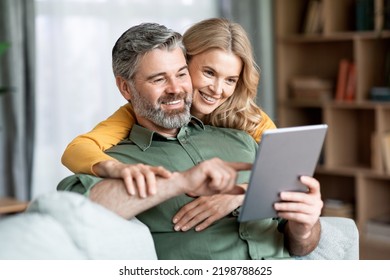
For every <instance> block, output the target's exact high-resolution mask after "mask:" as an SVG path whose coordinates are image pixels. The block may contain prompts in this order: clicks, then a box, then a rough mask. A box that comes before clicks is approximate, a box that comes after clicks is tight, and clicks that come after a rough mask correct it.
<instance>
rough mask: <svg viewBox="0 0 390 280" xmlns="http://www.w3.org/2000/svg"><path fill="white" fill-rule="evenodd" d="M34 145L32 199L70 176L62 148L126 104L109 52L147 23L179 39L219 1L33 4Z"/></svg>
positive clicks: (45, 0) (54, 0) (213, 12)
mask: <svg viewBox="0 0 390 280" xmlns="http://www.w3.org/2000/svg"><path fill="white" fill-rule="evenodd" d="M35 2H36V44H37V47H36V56H37V57H36V63H37V64H36V65H37V66H36V67H37V68H36V71H37V74H36V77H37V88H36V90H37V97H36V100H37V101H36V112H37V115H36V121H37V122H36V139H35V154H34V171H33V174H34V175H33V190H32V196H33V197H36V196H37V195H39V194H41V193H45V192H48V191H53V190H55V189H56V186H57V184H58V182H59V181H60V180H61V179H63V178H64V177H66V176H67V175H69V174H71V172H70V171H69V170H67V169H66V168H65V167H64V166H63V165H62V164H61V156H62V153H63V151H64V149H65V147H66V145H67V144H68V143H69V142H70V141H71V140H72V139H73V138H74V137H76V136H77V135H78V134H81V133H84V132H87V131H89V130H91V129H92V128H93V126H94V125H95V124H97V123H98V122H99V121H101V120H104V119H105V118H107V117H108V116H109V115H111V114H112V113H113V112H114V111H115V110H116V109H118V108H119V106H121V105H123V104H125V102H126V101H125V100H124V99H123V97H122V96H121V95H120V93H119V91H118V90H117V88H116V86H115V79H114V76H113V74H112V70H111V49H112V47H113V45H114V43H115V41H116V40H117V38H118V37H119V36H120V35H121V34H122V33H123V32H124V31H125V30H127V29H128V28H129V27H130V26H132V25H135V24H138V23H141V22H145V21H153V22H159V23H162V24H165V25H166V26H168V27H169V28H172V29H175V30H177V31H179V32H183V31H185V30H186V29H187V28H188V27H189V26H190V25H191V24H192V23H194V22H197V21H199V20H201V19H204V18H209V17H215V16H218V15H217V13H218V0H214V1H210V0H196V1H195V0H159V1H154V0H36V1H35Z"/></svg>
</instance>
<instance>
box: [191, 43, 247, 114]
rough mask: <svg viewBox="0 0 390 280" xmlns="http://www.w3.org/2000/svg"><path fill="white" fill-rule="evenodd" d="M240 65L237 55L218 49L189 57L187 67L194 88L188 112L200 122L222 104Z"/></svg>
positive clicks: (235, 80)
mask: <svg viewBox="0 0 390 280" xmlns="http://www.w3.org/2000/svg"><path fill="white" fill-rule="evenodd" d="M242 66H243V63H242V60H241V59H240V58H239V57H238V56H237V55H235V54H233V53H231V52H226V51H223V50H220V49H211V50H208V51H205V52H203V53H201V54H198V55H195V56H193V57H192V59H191V61H190V62H189V64H188V67H189V72H190V75H191V80H192V86H193V89H194V96H193V102H192V107H191V113H192V114H193V115H194V116H196V117H197V118H199V119H204V116H205V115H208V114H210V113H211V112H213V111H214V110H215V109H216V108H217V107H218V106H219V105H221V104H222V103H223V102H225V101H226V99H227V98H229V97H230V96H231V95H232V94H233V92H234V90H235V89H236V85H237V82H238V79H239V77H240V73H241V70H242Z"/></svg>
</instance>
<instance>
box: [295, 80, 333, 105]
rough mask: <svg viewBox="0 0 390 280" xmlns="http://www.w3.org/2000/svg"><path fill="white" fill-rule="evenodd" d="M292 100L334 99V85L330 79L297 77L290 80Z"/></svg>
mask: <svg viewBox="0 0 390 280" xmlns="http://www.w3.org/2000/svg"><path fill="white" fill-rule="evenodd" d="M290 89H291V98H292V99H296V100H302V101H311V100H316V101H327V100H331V99H332V95H333V89H334V84H333V81H332V80H330V79H325V78H321V77H316V76H295V77H293V78H292V79H291V80H290Z"/></svg>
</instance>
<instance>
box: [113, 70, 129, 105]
mask: <svg viewBox="0 0 390 280" xmlns="http://www.w3.org/2000/svg"><path fill="white" fill-rule="evenodd" d="M115 81H116V86H117V87H118V89H119V91H120V92H121V94H122V96H123V97H124V98H125V99H126V100H128V101H129V100H130V97H131V90H130V87H129V84H128V82H127V81H126V80H125V79H123V78H122V77H120V76H117V77H116V78H115Z"/></svg>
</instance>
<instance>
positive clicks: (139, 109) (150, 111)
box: [131, 87, 192, 129]
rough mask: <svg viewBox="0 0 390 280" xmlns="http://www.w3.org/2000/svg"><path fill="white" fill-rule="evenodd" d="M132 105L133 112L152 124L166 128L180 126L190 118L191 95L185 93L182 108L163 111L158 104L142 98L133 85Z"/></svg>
mask: <svg viewBox="0 0 390 280" xmlns="http://www.w3.org/2000/svg"><path fill="white" fill-rule="evenodd" d="M132 92H133V99H132V101H131V104H132V105H133V109H134V112H135V113H136V114H137V115H139V116H141V117H144V118H146V119H148V120H150V121H151V122H153V123H154V124H156V125H158V126H160V127H164V128H167V129H173V128H180V127H182V126H184V125H186V124H188V123H189V122H190V120H191V114H190V107H191V102H192V95H191V94H186V99H185V107H184V109H182V110H173V111H170V112H165V111H163V110H162V109H161V106H160V104H159V105H157V106H153V104H151V103H150V102H149V101H147V100H144V99H142V97H141V96H140V94H139V93H138V91H136V90H135V89H134V87H133V89H132Z"/></svg>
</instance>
